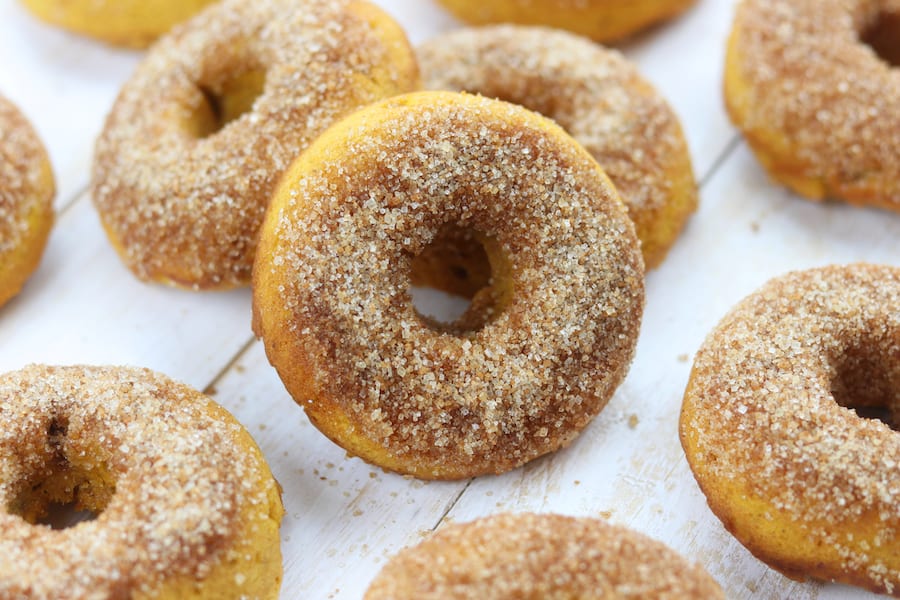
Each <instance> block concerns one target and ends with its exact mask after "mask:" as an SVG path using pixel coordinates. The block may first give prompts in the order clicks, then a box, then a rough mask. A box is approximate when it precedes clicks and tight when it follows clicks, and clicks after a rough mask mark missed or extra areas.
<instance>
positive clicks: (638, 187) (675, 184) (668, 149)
mask: <svg viewBox="0 0 900 600" xmlns="http://www.w3.org/2000/svg"><path fill="white" fill-rule="evenodd" d="M417 54H418V57H419V65H420V67H421V69H422V77H423V80H424V82H425V86H426V87H427V88H429V89H441V90H450V91H466V92H471V93H477V94H482V95H484V96H488V97H490V98H499V99H501V100H506V101H507V102H513V103H515V104H521V105H522V106H524V107H526V108H529V109H531V110H534V111H537V112H539V113H541V114H542V115H544V116H546V117H550V118H551V119H553V120H554V121H556V122H557V123H559V125H561V126H562V127H563V129H565V130H566V131H568V132H569V133H570V134H571V135H572V137H574V138H575V139H576V140H578V142H580V143H581V144H582V145H583V146H584V147H585V148H586V149H587V151H588V152H590V153H591V155H592V156H593V157H594V158H595V159H596V160H597V162H598V163H600V166H601V167H603V170H604V171H606V174H607V175H609V178H610V179H611V180H612V182H613V183H614V184H615V186H616V189H617V190H618V191H619V193H620V194H621V196H622V200H623V201H624V202H625V205H626V206H627V207H628V214H629V216H630V217H631V219H632V220H633V221H634V223H635V227H636V229H637V234H638V237H639V238H640V239H641V243H642V246H641V250H642V251H643V254H644V262H645V264H646V265H647V267H648V268H652V267H655V266H657V265H658V264H659V263H660V262H662V260H663V258H664V257H665V255H666V252H667V251H668V249H669V247H670V246H671V245H672V244H673V243H674V241H675V239H676V238H677V236H678V234H679V233H680V232H681V229H682V228H683V226H684V223H685V221H686V220H687V218H688V216H689V215H690V214H691V213H692V212H694V211H695V210H696V207H697V186H696V183H695V181H694V175H693V170H692V168H691V160H690V155H689V153H688V149H687V143H686V142H685V139H684V134H683V133H682V131H681V125H680V124H679V122H678V118H677V117H676V116H675V114H674V113H673V112H672V109H671V108H670V107H669V105H668V104H667V103H666V101H665V100H664V99H663V98H662V97H661V96H660V95H659V94H658V93H657V92H656V90H655V89H653V87H652V86H651V85H650V84H649V83H648V82H647V81H646V80H645V79H644V78H643V77H641V75H640V74H639V73H638V71H637V69H636V68H635V67H634V65H632V64H631V63H630V62H628V60H626V59H625V58H624V57H623V56H622V55H621V54H620V53H619V52H616V51H615V50H608V49H605V48H603V47H601V46H598V45H596V44H594V43H592V42H590V41H589V40H587V39H584V38H580V37H578V36H575V35H573V34H570V33H567V32H564V31H558V30H552V29H546V28H541V27H522V26H514V25H500V26H494V27H483V28H472V29H463V30H457V31H452V32H450V33H447V34H444V35H441V36H438V37H436V38H434V39H433V40H430V41H429V42H427V43H426V44H424V45H422V46H421V47H420V48H419V49H418V50H417Z"/></svg>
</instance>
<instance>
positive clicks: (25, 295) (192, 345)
mask: <svg viewBox="0 0 900 600" xmlns="http://www.w3.org/2000/svg"><path fill="white" fill-rule="evenodd" d="M251 337H252V333H251V332H250V293H249V290H236V291H232V292H224V293H208V294H197V293H193V292H187V291H183V290H176V289H172V288H167V287H163V286H159V285H149V284H144V283H141V282H139V281H138V280H136V279H135V278H134V277H133V276H132V275H131V273H130V272H129V271H128V270H126V268H125V267H124V266H123V265H122V263H121V262H119V259H118V256H117V255H116V254H115V252H114V251H113V249H112V246H110V245H109V243H108V242H107V241H106V235H105V234H104V233H103V230H102V228H101V226H100V221H99V218H98V217H97V214H96V212H95V211H94V208H93V206H92V205H91V203H90V202H89V201H88V199H87V198H86V197H84V196H82V197H81V198H80V199H79V200H78V201H77V202H76V203H75V204H74V205H73V206H72V207H71V208H70V210H68V211H66V212H65V213H64V214H63V215H62V216H61V217H60V219H59V222H58V223H57V226H56V228H55V230H54V231H53V234H52V235H51V236H50V243H49V246H48V248H47V252H46V255H45V256H44V260H43V262H42V264H41V266H40V268H39V269H38V271H37V272H36V273H35V275H34V276H33V277H32V278H31V280H29V281H28V283H27V284H26V286H25V289H24V290H23V292H22V293H21V294H19V296H17V297H16V298H14V299H13V300H12V301H10V302H9V303H8V304H7V305H5V306H4V307H3V308H2V309H0V340H3V343H2V344H0V371H7V370H12V369H17V368H20V367H21V366H23V365H25V364H27V363H30V362H43V363H50V364H68V363H88V364H131V365H136V366H142V367H150V368H153V369H156V370H158V371H162V372H163V373H166V374H168V375H170V376H172V377H175V378H177V379H180V380H183V381H185V382H188V383H190V384H192V385H194V386H196V387H199V388H201V389H202V388H203V387H204V386H205V385H206V384H207V383H209V381H211V380H212V379H213V377H215V376H216V374H217V373H219V371H220V370H221V369H222V368H223V367H224V366H225V365H226V364H228V362H229V360H230V359H231V358H232V357H233V356H234V355H235V354H236V353H237V352H238V351H239V350H240V349H241V348H242V347H243V346H244V345H245V344H246V343H247V341H248V340H249V339H250V338H251Z"/></svg>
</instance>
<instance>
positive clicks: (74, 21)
mask: <svg viewBox="0 0 900 600" xmlns="http://www.w3.org/2000/svg"><path fill="white" fill-rule="evenodd" d="M212 2H213V0H143V1H142V0H22V4H24V5H25V6H26V7H27V8H28V9H29V10H30V11H31V12H32V13H34V14H35V16H37V17H38V18H40V19H42V20H43V21H46V22H47V23H50V24H53V25H58V26H59V27H63V28H65V29H68V30H70V31H73V32H75V33H79V34H81V35H86V36H89V37H92V38H95V39H98V40H102V41H104V42H107V43H109V44H113V45H115V46H125V47H130V48H146V47H147V46H149V45H150V44H152V43H153V41H154V40H156V38H158V37H159V36H160V35H162V34H164V33H166V32H167V31H168V30H169V29H170V28H171V27H172V26H173V25H175V24H176V23H180V22H182V21H185V20H187V19H189V18H190V17H191V16H192V15H194V14H195V13H197V12H199V11H200V10H201V9H203V8H204V7H205V6H206V5H208V4H210V3H212Z"/></svg>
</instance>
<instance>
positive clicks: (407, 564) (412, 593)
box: [365, 513, 725, 600]
mask: <svg viewBox="0 0 900 600" xmlns="http://www.w3.org/2000/svg"><path fill="white" fill-rule="evenodd" d="M724 597H725V596H724V594H723V593H722V590H721V589H720V588H719V586H718V585H717V584H716V582H715V581H713V579H712V578H711V577H710V576H709V575H708V574H707V573H706V571H704V570H703V569H702V568H701V567H699V566H695V565H691V564H690V563H688V562H687V561H686V560H684V559H683V558H682V557H680V556H679V555H678V554H676V553H675V552H674V551H672V550H670V549H669V548H668V547H666V546H665V545H663V544H661V543H659V542H657V541H654V540H651V539H650V538H648V537H645V536H644V535H642V534H640V533H637V532H635V531H631V530H629V529H626V528H624V527H620V526H616V525H611V524H608V523H606V522H604V521H600V520H597V519H589V518H573V517H564V516H560V515H536V514H527V513H526V514H517V515H513V514H503V515H497V516H493V517H488V518H485V519H480V520H477V521H473V522H471V523H466V524H461V525H448V526H446V527H442V528H441V529H440V530H438V532H437V533H435V534H434V535H433V536H432V537H431V538H429V539H428V540H426V541H424V542H422V543H421V544H419V545H417V546H415V547H412V548H408V549H406V550H403V551H401V552H400V553H399V554H397V555H396V556H395V557H393V558H392V559H391V560H390V561H389V562H388V564H387V565H386V566H385V567H384V569H382V571H381V573H380V574H379V575H378V576H377V577H376V578H375V581H374V582H373V583H372V585H371V587H370V588H369V590H368V591H367V592H366V595H365V600H387V599H391V600H413V599H416V600H418V599H422V600H430V599H434V600H436V599H438V598H440V599H452V600H466V599H471V600H476V599H478V600H482V599H483V600H503V599H512V598H544V599H548V600H555V599H559V600H564V599H570V598H580V599H583V600H594V599H596V600H600V599H603V600H611V599H615V600H625V599H629V598H630V599H635V600H636V599H638V598H640V599H642V600H664V599H665V600H676V599H684V600H687V599H696V598H705V599H709V600H714V599H717V598H718V599H723V598H724Z"/></svg>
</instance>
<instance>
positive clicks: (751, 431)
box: [679, 264, 900, 596]
mask: <svg viewBox="0 0 900 600" xmlns="http://www.w3.org/2000/svg"><path fill="white" fill-rule="evenodd" d="M898 307H900V270H898V269H897V268H895V267H887V266H875V265H865V264H857V265H849V266H846V267H826V268H821V269H813V270H810V271H801V272H796V273H791V274H788V275H785V276H782V277H779V278H776V279H775V280H773V281H771V282H769V283H768V284H766V285H765V286H763V287H762V288H761V289H760V290H758V291H757V292H755V293H754V294H751V295H750V296H749V297H747V298H746V299H745V300H743V301H742V302H741V303H739V304H738V305H737V306H736V307H735V308H734V309H732V311H730V312H729V314H728V315H727V316H726V317H725V318H724V319H723V320H722V322H721V323H720V324H719V325H718V326H717V327H716V328H715V329H714V330H713V331H712V332H711V333H710V335H709V336H708V337H707V339H706V341H705V342H704V344H703V346H702V347H701V348H700V350H699V351H698V353H697V356H696V359H695V362H694V366H693V369H692V373H691V377H690V380H689V383H688V386H687V389H686V391H685V395H684V401H683V405H682V412H681V418H680V428H679V430H680V437H681V443H682V446H683V448H684V451H685V455H686V457H687V459H688V463H689V464H690V467H691V470H692V471H693V473H694V477H695V478H696V480H697V482H698V484H699V486H700V488H701V490H702V491H703V493H704V494H705V495H706V498H707V501H708V504H709V506H710V508H711V510H712V511H713V513H714V514H716V516H717V517H718V518H719V519H720V520H721V521H722V523H723V524H724V526H725V527H726V529H728V530H729V531H730V532H731V533H732V534H733V535H734V536H735V537H736V538H737V539H738V541H740V542H741V543H742V544H743V545H744V546H745V547H746V548H747V549H748V550H749V551H750V552H751V553H753V554H754V555H755V556H756V557H757V558H759V559H760V560H762V561H763V562H765V563H767V564H768V565H769V566H771V567H772V568H774V569H776V570H778V571H780V572H781V573H783V574H785V575H786V576H788V577H791V578H793V579H797V580H800V581H802V580H805V579H807V578H811V579H820V580H824V581H838V582H842V583H848V584H852V585H857V586H860V587H863V588H866V589H869V590H872V591H875V592H884V593H888V594H892V595H895V596H897V595H900V561H898V558H897V557H898V547H900V519H898V517H897V514H896V506H897V502H898V494H897V491H896V488H895V486H894V482H896V481H897V479H898V477H900V434H898V433H897V431H895V430H892V429H891V427H890V426H889V425H888V423H886V422H882V421H880V420H878V419H871V418H863V417H862V416H860V414H858V412H860V411H861V412H862V414H865V413H866V411H872V410H876V409H877V410H883V411H886V412H887V413H888V414H889V416H888V417H887V418H888V420H890V421H893V422H894V423H896V418H897V414H898V408H900V407H898V405H897V403H896V401H895V400H892V398H896V390H897V389H898V386H900V370H898V365H900V362H898V359H900V354H898V349H900V343H898V342H900V321H898V312H897V309H898Z"/></svg>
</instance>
